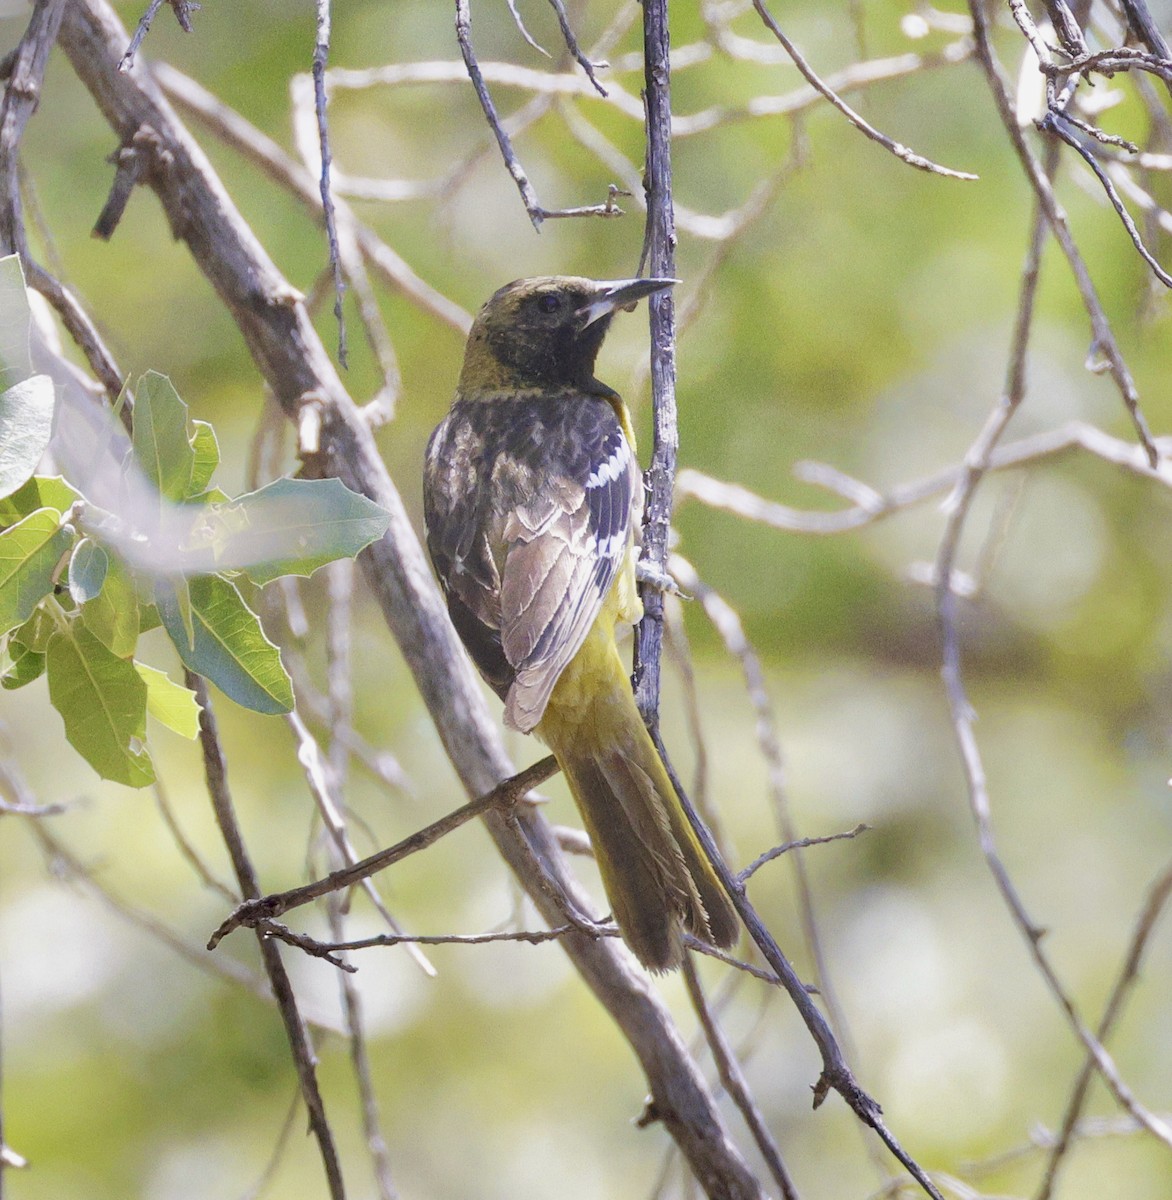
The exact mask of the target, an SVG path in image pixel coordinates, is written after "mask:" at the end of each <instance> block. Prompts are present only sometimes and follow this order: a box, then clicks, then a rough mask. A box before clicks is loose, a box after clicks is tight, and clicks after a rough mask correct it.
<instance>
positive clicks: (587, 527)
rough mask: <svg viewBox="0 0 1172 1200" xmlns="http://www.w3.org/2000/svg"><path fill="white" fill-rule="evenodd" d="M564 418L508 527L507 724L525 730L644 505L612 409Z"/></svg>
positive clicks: (579, 411)
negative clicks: (509, 679)
mask: <svg viewBox="0 0 1172 1200" xmlns="http://www.w3.org/2000/svg"><path fill="white" fill-rule="evenodd" d="M558 415H559V416H560V417H561V420H560V421H559V422H558V425H557V426H556V427H555V428H553V429H547V430H545V431H544V432H543V434H542V442H543V445H542V446H540V447H537V448H535V449H540V450H542V451H544V453H543V454H541V455H540V456H539V457H540V459H541V460H542V461H540V463H534V468H535V469H534V475H535V478H534V481H533V482H534V487H533V489H532V491H531V492H530V494H529V495H528V497H527V498H526V499H525V500H524V501H523V502H521V503H518V504H516V505H515V506H513V507H512V508H511V509H510V511H509V515H508V518H507V520H506V522H505V525H504V529H503V537H504V541H505V544H506V545H507V547H508V549H507V553H506V556H505V564H504V570H503V572H502V575H501V591H500V618H501V644H502V647H503V649H504V653H505V657H506V659H507V660H508V662H509V663H510V664H511V665H512V667H513V669H514V671H515V678H514V681H513V684H512V686H511V687H510V689H509V692H508V695H507V698H506V704H505V722H506V723H507V724H508V725H511V726H512V727H513V728H516V729H520V730H523V731H526V732H527V731H529V730H531V729H532V728H533V727H534V726H535V725H536V724H537V723H538V722H539V721H540V720H541V717H542V714H543V713H544V712H545V706H546V704H547V703H548V701H549V696H550V693H551V692H552V691H553V687H554V685H555V684H556V683H557V681H558V678H559V677H560V676H561V673H562V671H563V670H564V669H565V667H566V664H567V663H568V662H569V661H570V659H572V658H573V657H574V655H575V654H576V653H577V652H578V650H579V648H580V647H581V645H582V643H583V641H585V639H586V635H587V634H588V633H589V631H590V627H591V625H593V624H594V620H595V618H596V617H597V616H598V613H599V610H600V609H601V608H602V604H603V601H604V600H605V599H606V596H607V594H608V593H609V591H610V589H611V586H612V585H613V583H614V580H615V576H616V575H617V573H618V571H619V569H620V567H621V566H622V564H623V562H624V560H625V558H626V556H627V552H628V547H629V546H630V544H631V525H632V520H633V517H634V515H635V514H636V513H637V511H638V509H637V505H638V503H639V501H640V499H641V494H640V492H639V490H638V489H639V487H640V479H639V469H638V464H637V463H636V461H635V455H634V453H633V451H632V449H631V446H630V443H629V442H628V441H627V439H626V437H625V435H624V433H623V430H622V427H621V426H620V424H619V422H618V419H617V417H616V416H615V413H614V410H613V409H612V407H611V406H610V404H609V403H608V402H607V401H605V400H596V399H594V398H582V399H580V400H577V401H576V402H571V403H568V404H567V403H565V402H563V403H562V405H561V406H559V414H558ZM520 457H522V458H525V457H526V456H520Z"/></svg>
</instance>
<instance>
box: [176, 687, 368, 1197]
mask: <svg viewBox="0 0 1172 1200" xmlns="http://www.w3.org/2000/svg"><path fill="white" fill-rule="evenodd" d="M184 674H185V683H186V685H187V687H188V688H190V689H191V690H192V691H193V692H195V695H196V700H197V701H198V703H199V705H200V709H201V712H200V714H199V741H200V748H201V750H202V752H203V761H204V773H205V775H206V777H207V785H208V795H209V796H210V798H211V801H212V809H213V811H214V812H215V816H216V823H217V825H219V827H220V832H221V834H222V835H223V838H224V845H225V846H226V847H227V850H228V855H229V857H230V858H231V860H232V867H233V870H234V871H235V873H236V879H237V882H238V883H239V885H240V891H241V894H242V895H243V896H245V897H246V899H252V898H254V897H258V896H259V895H260V886H259V883H258V881H257V877H256V871H255V869H254V868H253V865H252V860H251V858H250V857H249V854H248V850H247V848H246V847H245V845H244V839H243V837H242V835H241V833H240V827H239V826H238V825H237V823H236V812H235V808H234V806H233V803H232V796H231V793H230V792H229V790H228V764H227V762H226V760H225V758H224V752H223V749H222V747H221V745H220V737H219V732H218V730H217V726H216V718H215V714H214V712H213V711H212V703H211V698H210V697H209V696H208V689H207V684H206V683H205V682H204V680H203V676H201V675H196V674H195V673H194V672H192V671H185V672H184ZM257 941H258V942H259V944H260V953H261V959H262V960H263V962H264V966H265V972H266V974H267V975H268V977H269V982H270V984H271V985H272V988H273V995H274V996H275V997H276V1000H277V1008H278V1009H279V1011H280V1013H281V1019H282V1020H283V1022H284V1024H285V1036H286V1037H287V1038H288V1041H289V1048H290V1050H291V1051H292V1054H293V1065H294V1067H295V1068H296V1071H297V1078H298V1080H299V1081H300V1083H301V1095H302V1098H303V1099H304V1100H305V1107H306V1110H307V1111H308V1113H309V1125H310V1129H311V1130H312V1131H313V1135H314V1137H315V1138H316V1139H317V1144H318V1150H319V1152H320V1154H321V1159H322V1166H323V1167H324V1169H325V1175H326V1182H327V1185H328V1187H329V1190H330V1196H331V1200H345V1195H346V1189H345V1185H344V1184H343V1182H342V1168H341V1164H340V1163H339V1161H338V1151H337V1147H336V1146H335V1144H334V1135H333V1131H332V1130H331V1129H330V1123H329V1119H328V1117H327V1116H326V1111H325V1105H324V1103H323V1101H322V1097H321V1092H320V1091H319V1089H318V1083H317V1069H316V1065H315V1064H316V1062H317V1057H316V1055H315V1054H314V1050H313V1044H312V1042H311V1041H310V1038H309V1032H308V1030H307V1029H306V1027H305V1022H304V1020H303V1019H302V1017H301V1013H300V1011H299V1010H298V1007H297V998H296V996H295V995H294V993H293V987H292V984H291V983H290V981H289V976H288V973H287V972H286V970H285V965H284V963H283V962H282V961H281V953H280V950H279V949H278V948H277V947H276V945H274V944H273V942H271V941H270V940H269V939H268V938H266V937H264V936H263V935H261V934H259V933H258V934H257Z"/></svg>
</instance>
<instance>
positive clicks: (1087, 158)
mask: <svg viewBox="0 0 1172 1200" xmlns="http://www.w3.org/2000/svg"><path fill="white" fill-rule="evenodd" d="M1068 122H1069V118H1068V117H1066V116H1065V115H1064V114H1063V113H1060V112H1057V111H1056V110H1054V109H1051V110H1050V111H1049V112H1047V113H1046V115H1045V116H1044V117H1043V118H1042V119H1041V120H1040V121H1039V122H1038V128H1039V129H1041V130H1043V131H1045V132H1047V133H1052V134H1054V135H1055V137H1058V138H1061V139H1062V141H1064V142H1065V143H1066V145H1068V146H1069V147H1070V148H1071V149H1072V150H1074V151H1075V152H1076V153H1078V154H1079V155H1080V156H1081V158H1082V160H1083V162H1085V163H1086V164H1087V166H1088V167H1090V169H1091V170H1092V171H1093V172H1094V174H1095V178H1096V179H1098V181H1099V182H1100V183H1101V184H1102V185H1103V191H1105V192H1106V193H1107V199H1108V200H1109V201H1110V202H1111V207H1112V208H1113V209H1114V210H1115V212H1116V214H1117V215H1118V217H1119V220H1120V221H1122V222H1123V228H1124V229H1126V230H1127V236H1128V237H1129V238H1131V242H1132V245H1133V246H1135V248H1136V250H1137V251H1138V252H1139V256H1140V258H1142V259H1143V260H1144V262H1146V263H1147V264H1148V266H1149V267H1151V269H1152V274H1153V275H1155V277H1156V278H1157V279H1158V280H1159V281H1160V282H1161V283H1162V284H1163V285H1164V286H1165V287H1172V275H1169V274H1168V272H1167V271H1165V270H1164V268H1163V267H1162V266H1160V264H1159V262H1158V260H1157V259H1156V257H1155V255H1154V254H1152V252H1151V251H1150V250H1149V249H1148V248H1147V246H1145V245H1144V241H1143V238H1142V237H1141V236H1140V232H1139V230H1138V229H1137V228H1136V227H1135V222H1134V221H1133V220H1132V219H1131V214H1130V213H1129V212H1128V211H1127V208H1126V206H1125V205H1124V203H1123V201H1122V200H1121V199H1120V198H1119V193H1118V192H1117V191H1116V190H1115V185H1114V184H1113V183H1112V182H1111V179H1110V177H1109V176H1108V174H1107V172H1106V171H1105V170H1104V169H1103V167H1102V165H1101V164H1100V163H1099V161H1098V159H1097V158H1095V156H1094V155H1093V154H1092V153H1091V151H1090V150H1089V149H1088V148H1087V147H1086V146H1084V145H1083V143H1082V142H1081V141H1080V140H1079V139H1078V138H1076V137H1075V136H1074V134H1073V133H1071V132H1070V130H1069V128H1067V123H1068Z"/></svg>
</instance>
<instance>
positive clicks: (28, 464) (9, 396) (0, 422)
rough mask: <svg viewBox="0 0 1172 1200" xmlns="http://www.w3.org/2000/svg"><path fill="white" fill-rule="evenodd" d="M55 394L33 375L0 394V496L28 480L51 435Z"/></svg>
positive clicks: (46, 382) (46, 379)
mask: <svg viewBox="0 0 1172 1200" xmlns="http://www.w3.org/2000/svg"><path fill="white" fill-rule="evenodd" d="M56 401H57V393H56V392H55V391H54V389H53V381H52V380H51V379H50V378H49V376H48V375H34V376H33V377H32V378H31V379H22V380H21V381H20V382H19V383H14V384H13V385H12V387H10V388H9V389H8V390H7V391H6V392H3V393H0V496H10V495H12V493H13V492H15V491H16V489H17V488H19V487H20V486H21V485H22V484H23V483H25V482H27V480H28V479H30V478H31V477H32V473H33V472H34V471H35V470H36V469H37V463H39V462H40V461H41V456H42V455H43V454H44V453H45V447H46V446H48V444H49V436H50V435H51V434H52V432H53V406H54V404H55V403H56Z"/></svg>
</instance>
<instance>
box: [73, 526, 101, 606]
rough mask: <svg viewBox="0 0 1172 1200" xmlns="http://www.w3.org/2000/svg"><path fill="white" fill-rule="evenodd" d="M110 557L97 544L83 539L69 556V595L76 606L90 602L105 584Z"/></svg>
mask: <svg viewBox="0 0 1172 1200" xmlns="http://www.w3.org/2000/svg"><path fill="white" fill-rule="evenodd" d="M109 566H110V557H109V555H108V554H107V553H106V552H105V550H103V549H102V547H101V546H99V545H98V544H97V542H94V541H91V540H90V539H89V538H86V537H83V538H81V539H80V541H78V543H77V545H76V546H74V547H73V553H72V554H71V555H70V556H69V594H70V595H71V596H72V597H73V599H74V600H75V601H76V602H77V603H78V604H85V602H86V601H87V600H92V599H93V598H94V597H95V596H96V595H97V594H98V593H99V592H100V591H101V590H102V585H103V584H104V583H105V582H106V573H107V571H108V569H109Z"/></svg>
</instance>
